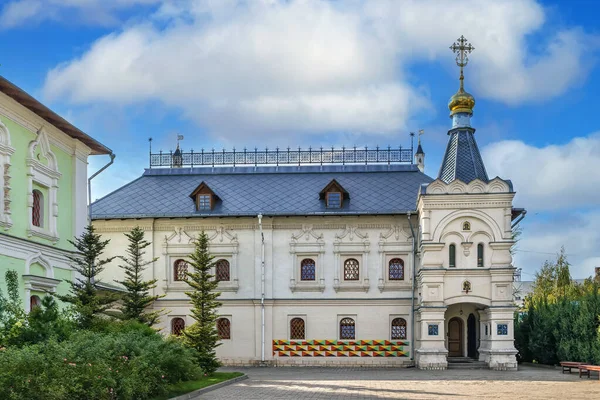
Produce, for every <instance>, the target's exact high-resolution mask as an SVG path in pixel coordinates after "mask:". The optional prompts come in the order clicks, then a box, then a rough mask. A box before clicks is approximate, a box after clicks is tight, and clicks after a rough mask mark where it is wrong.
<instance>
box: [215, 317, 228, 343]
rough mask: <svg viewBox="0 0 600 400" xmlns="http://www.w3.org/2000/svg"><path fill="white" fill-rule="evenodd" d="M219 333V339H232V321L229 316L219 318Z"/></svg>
mask: <svg viewBox="0 0 600 400" xmlns="http://www.w3.org/2000/svg"><path fill="white" fill-rule="evenodd" d="M217 333H218V334H219V339H231V322H230V321H229V319H227V318H219V319H218V320H217Z"/></svg>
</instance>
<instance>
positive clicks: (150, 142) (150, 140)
mask: <svg viewBox="0 0 600 400" xmlns="http://www.w3.org/2000/svg"><path fill="white" fill-rule="evenodd" d="M148 147H150V168H152V138H151V137H149V138H148Z"/></svg>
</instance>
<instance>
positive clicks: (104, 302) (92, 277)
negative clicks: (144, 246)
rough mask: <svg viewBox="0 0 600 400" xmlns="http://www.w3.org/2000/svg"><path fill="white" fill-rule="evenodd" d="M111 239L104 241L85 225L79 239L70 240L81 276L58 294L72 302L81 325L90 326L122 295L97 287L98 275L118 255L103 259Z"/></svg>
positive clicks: (67, 301)
mask: <svg viewBox="0 0 600 400" xmlns="http://www.w3.org/2000/svg"><path fill="white" fill-rule="evenodd" d="M109 242H110V240H102V238H101V236H100V235H98V234H96V233H94V227H93V226H92V225H88V226H87V227H86V228H85V231H84V232H83V234H82V235H81V237H80V238H75V241H71V240H69V243H71V244H72V245H73V246H75V249H76V252H75V255H73V256H68V258H69V260H70V261H71V266H72V267H73V269H74V270H75V272H77V273H78V274H79V275H81V278H77V279H75V280H72V281H71V280H65V282H67V283H68V284H69V286H71V288H70V290H69V294H66V295H57V296H56V297H58V298H59V299H60V300H62V301H64V302H65V303H70V304H72V305H73V308H74V311H75V312H76V314H77V319H78V322H79V325H80V326H81V327H82V328H89V327H90V326H91V325H92V322H93V321H94V318H95V317H97V316H98V315H100V314H103V313H105V312H106V310H108V309H110V308H111V306H112V304H113V303H114V302H115V301H116V300H117V299H118V298H119V297H120V296H119V295H117V294H114V293H107V292H102V293H100V292H99V290H98V286H97V285H98V282H99V281H98V280H97V279H96V277H97V276H98V275H99V274H100V273H101V272H102V271H103V270H104V266H105V265H106V264H108V263H110V262H111V261H112V260H113V259H114V258H115V257H109V258H105V259H100V256H101V255H102V253H103V252H104V249H105V248H106V246H107V245H108V243H109Z"/></svg>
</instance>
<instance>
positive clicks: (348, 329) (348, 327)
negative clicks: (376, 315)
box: [340, 318, 356, 340]
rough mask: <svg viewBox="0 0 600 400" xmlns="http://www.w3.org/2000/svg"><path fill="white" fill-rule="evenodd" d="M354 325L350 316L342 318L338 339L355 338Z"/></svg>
mask: <svg viewBox="0 0 600 400" xmlns="http://www.w3.org/2000/svg"><path fill="white" fill-rule="evenodd" d="M355 338H356V325H355V324H354V320H353V319H352V318H343V319H342V320H341V321H340V340H347V339H355Z"/></svg>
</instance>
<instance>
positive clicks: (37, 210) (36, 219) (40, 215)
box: [31, 189, 44, 228]
mask: <svg viewBox="0 0 600 400" xmlns="http://www.w3.org/2000/svg"><path fill="white" fill-rule="evenodd" d="M31 211H32V212H31V223H32V224H33V225H34V226H38V227H40V228H42V227H43V226H44V195H43V194H42V192H40V191H39V190H37V189H34V190H33V208H32V210H31Z"/></svg>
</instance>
